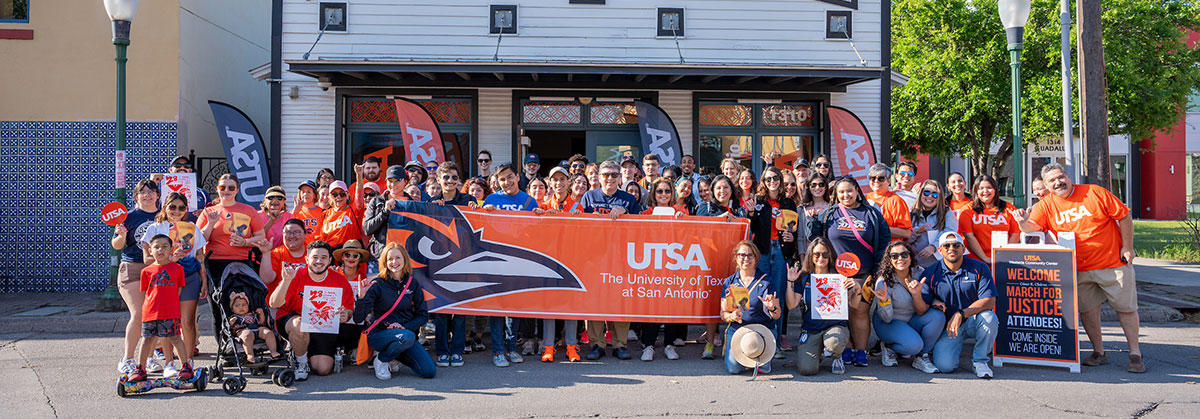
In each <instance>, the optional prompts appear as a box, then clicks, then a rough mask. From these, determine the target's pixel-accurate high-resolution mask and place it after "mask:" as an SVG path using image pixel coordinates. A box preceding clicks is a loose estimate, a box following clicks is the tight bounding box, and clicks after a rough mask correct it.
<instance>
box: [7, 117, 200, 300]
mask: <svg viewBox="0 0 1200 419" xmlns="http://www.w3.org/2000/svg"><path fill="white" fill-rule="evenodd" d="M115 132H116V124H115V123H113V122H31V121H0V292H45V291H59V292H79V291H100V290H103V289H104V287H105V286H107V285H108V265H109V244H108V243H109V238H110V236H109V234H110V231H111V230H110V229H111V228H110V227H108V226H106V225H104V223H102V222H101V221H100V208H101V207H103V206H104V204H106V203H109V202H111V201H112V200H113V196H114V195H113V185H114V173H113V172H114V170H113V155H114V150H115V149H114V147H115ZM125 132H126V138H127V140H126V144H125V145H126V150H127V151H126V170H127V173H128V174H127V177H126V187H128V188H133V187H134V186H135V185H136V184H137V182H138V180H140V179H144V178H146V177H148V176H149V174H150V173H153V172H162V171H163V170H165V168H166V165H167V164H168V163H169V160H170V159H171V157H174V156H175V155H176V147H175V140H176V123H174V122H129V123H128V124H127V125H126V128H125ZM129 196H130V197H132V193H130V195H129Z"/></svg>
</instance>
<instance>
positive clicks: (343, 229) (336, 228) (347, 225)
mask: <svg viewBox="0 0 1200 419" xmlns="http://www.w3.org/2000/svg"><path fill="white" fill-rule="evenodd" d="M362 235H363V229H362V223H361V222H359V214H358V211H356V210H355V209H354V207H353V206H351V205H346V206H344V207H342V208H330V209H327V210H325V220H324V221H322V222H321V240H324V241H326V242H328V243H329V245H330V246H333V247H335V248H336V247H338V246H341V245H343V244H346V242H347V241H350V240H358V241H359V243H362V242H363V239H362Z"/></svg>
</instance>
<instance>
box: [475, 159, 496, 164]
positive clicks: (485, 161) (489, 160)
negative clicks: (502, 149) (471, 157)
mask: <svg viewBox="0 0 1200 419" xmlns="http://www.w3.org/2000/svg"><path fill="white" fill-rule="evenodd" d="M475 161H477V162H480V163H491V162H492V159H479V160H475Z"/></svg>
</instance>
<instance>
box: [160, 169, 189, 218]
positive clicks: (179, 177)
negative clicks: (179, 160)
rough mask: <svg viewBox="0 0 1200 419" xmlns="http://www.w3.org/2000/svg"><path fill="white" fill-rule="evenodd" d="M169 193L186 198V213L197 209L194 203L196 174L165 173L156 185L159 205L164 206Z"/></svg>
mask: <svg viewBox="0 0 1200 419" xmlns="http://www.w3.org/2000/svg"><path fill="white" fill-rule="evenodd" d="M171 192H179V193H181V194H183V196H186V197H187V202H188V212H192V211H195V210H196V209H197V202H196V174H195V173H165V174H163V180H162V182H161V183H159V184H158V196H159V198H158V199H159V202H158V203H159V204H160V206H161V205H162V204H165V203H166V201H167V194H170V193H171Z"/></svg>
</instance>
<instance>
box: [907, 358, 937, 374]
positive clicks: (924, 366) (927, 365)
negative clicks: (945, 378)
mask: <svg viewBox="0 0 1200 419" xmlns="http://www.w3.org/2000/svg"><path fill="white" fill-rule="evenodd" d="M912 366H913V368H916V369H918V370H921V372H924V373H926V374H937V373H938V372H939V371H938V369H937V367H935V366H933V361H931V360H930V359H929V354H921V356H919V357H916V358H913V363H912Z"/></svg>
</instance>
